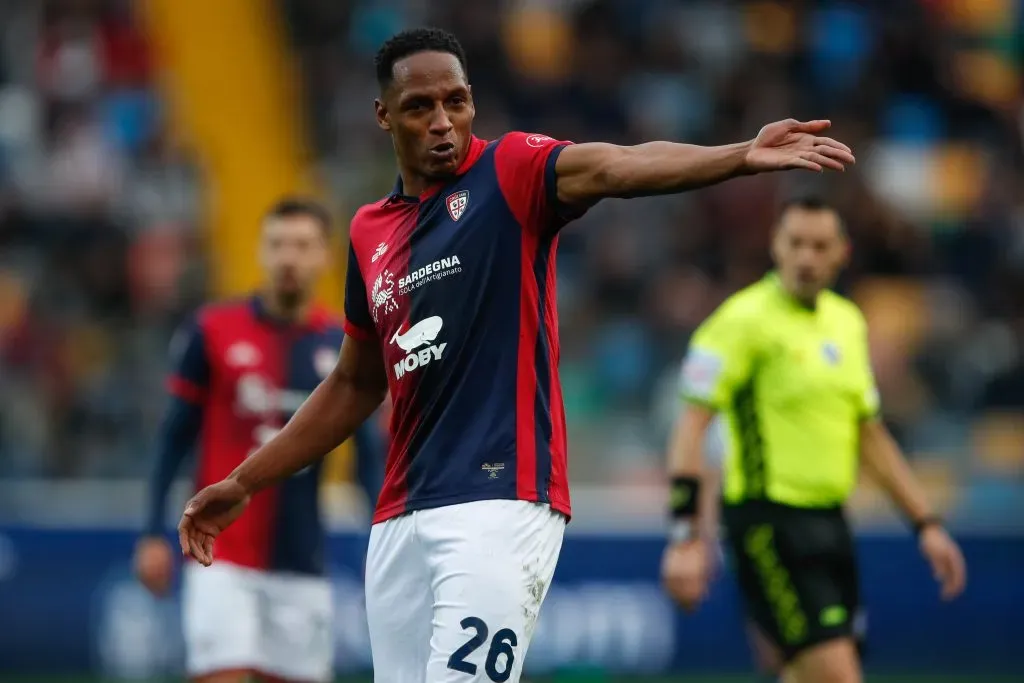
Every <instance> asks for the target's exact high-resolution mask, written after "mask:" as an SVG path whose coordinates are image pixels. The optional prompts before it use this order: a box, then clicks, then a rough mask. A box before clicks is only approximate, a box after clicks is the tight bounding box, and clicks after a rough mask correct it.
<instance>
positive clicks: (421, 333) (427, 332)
mask: <svg viewBox="0 0 1024 683" xmlns="http://www.w3.org/2000/svg"><path fill="white" fill-rule="evenodd" d="M442 325H444V321H443V320H442V319H441V316H439V315H434V316H431V317H429V318H424V319H423V320H421V321H419V322H418V323H416V324H415V325H413V326H412V327H410V328H409V329H408V330H407V331H406V332H404V333H403V332H401V331H396V332H395V334H394V336H393V337H391V343H392V344H398V346H399V347H401V349H402V350H403V351H405V352H406V353H409V352H411V351H413V350H414V349H418V348H419V347H421V346H424V345H426V344H429V343H431V342H432V341H434V340H435V339H437V335H438V333H440V332H441V326H442Z"/></svg>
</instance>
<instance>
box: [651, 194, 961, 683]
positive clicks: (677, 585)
mask: <svg viewBox="0 0 1024 683" xmlns="http://www.w3.org/2000/svg"><path fill="white" fill-rule="evenodd" d="M849 250H850V246H849V241H848V239H847V236H846V233H845V231H844V229H843V225H842V222H841V220H840V217H839V216H838V214H837V213H836V212H835V210H833V209H832V208H830V207H829V206H828V205H826V204H824V203H822V202H821V201H820V200H815V199H801V200H796V201H793V202H791V203H790V204H789V205H788V206H786V207H785V208H784V210H783V211H782V213H781V216H780V218H779V220H778V223H777V225H776V227H775V234H774V236H773V242H772V251H773V256H774V259H775V262H776V265H777V266H778V270H777V272H775V273H771V274H769V275H768V276H767V277H765V278H764V279H763V280H762V281H761V282H759V283H756V284H754V285H752V286H750V287H748V288H746V289H744V290H742V291H740V292H739V293H737V294H735V295H733V296H732V297H731V298H729V299H728V300H727V301H726V302H725V303H724V304H722V306H721V307H719V308H718V310H716V311H715V312H714V313H713V314H712V315H711V316H710V317H709V318H708V320H706V321H705V322H704V324H703V325H701V327H700V328H699V329H698V330H697V332H696V333H695V334H694V336H693V339H692V341H691V344H690V349H689V352H688V354H687V357H686V361H685V363H684V368H683V398H684V400H685V407H684V408H683V411H682V414H681V415H680V417H679V419H678V422H677V424H676V428H675V430H674V435H673V440H672V444H671V447H670V455H669V471H670V475H671V476H672V513H673V516H674V519H675V520H676V521H675V523H674V525H673V527H672V533H671V538H670V543H669V545H668V548H667V549H666V551H665V555H664V559H663V565H662V573H663V579H664V582H665V585H666V588H667V589H668V592H669V593H670V594H671V595H672V597H674V598H675V599H676V600H677V601H679V602H680V603H681V604H682V605H683V606H685V607H688V608H693V607H694V606H695V605H697V604H698V603H699V602H700V600H701V599H702V598H703V596H704V593H705V591H706V589H707V567H708V560H709V553H710V552H711V549H710V548H709V547H708V546H709V544H708V542H707V541H706V539H705V538H704V537H703V536H702V535H701V534H700V533H696V532H697V531H698V530H703V529H704V528H705V527H706V523H705V522H704V520H701V519H700V517H701V514H700V512H701V511H702V510H701V509H700V508H701V507H702V506H700V505H699V504H698V501H699V500H701V499H703V498H705V497H706V496H707V495H708V494H710V495H715V494H714V492H707V491H701V481H700V476H699V474H700V472H701V467H702V461H703V454H702V448H703V442H704V433H705V431H706V429H707V428H708V425H709V424H711V421H712V420H713V419H714V417H715V415H716V414H721V415H722V416H724V418H725V420H726V425H727V452H726V459H725V463H724V490H723V494H722V496H723V499H724V503H725V505H724V508H723V512H722V519H723V522H724V528H725V534H726V537H727V543H728V547H729V550H730V554H731V556H732V559H733V561H734V562H733V564H734V566H735V568H736V573H737V578H738V580H739V585H740V588H741V592H742V594H743V597H744V600H745V602H746V606H747V611H748V613H749V616H750V618H751V620H752V621H753V622H754V623H755V624H756V626H757V629H758V631H759V632H760V633H759V634H757V635H758V637H759V636H761V635H763V636H764V637H765V639H766V640H767V641H768V642H769V643H770V644H771V646H772V649H773V650H774V653H773V654H776V655H778V657H779V660H780V661H781V662H782V663H783V664H782V674H783V680H785V681H787V683H823V682H824V683H858V682H859V681H860V680H861V671H860V661H859V657H858V653H857V644H856V641H855V635H856V632H857V630H858V624H857V621H858V618H857V617H858V612H859V611H860V608H861V604H860V597H859V592H858V579H857V567H856V560H855V556H854V546H853V540H852V537H851V531H850V528H849V526H848V524H847V521H846V519H845V517H844V514H843V504H844V503H845V501H846V499H847V498H848V496H849V495H850V493H851V492H852V490H853V488H854V486H855V484H856V480H857V469H858V464H860V465H863V466H864V467H865V468H866V471H867V472H869V473H870V474H872V475H874V477H875V478H876V479H877V480H878V482H879V483H880V484H881V486H882V487H883V488H884V489H885V490H886V491H887V492H888V494H889V495H890V497H891V498H892V500H893V501H894V503H896V504H897V505H898V506H899V507H900V509H901V510H902V511H903V512H904V514H905V515H906V516H907V518H908V519H909V520H910V523H911V524H912V525H913V527H914V529H915V530H916V532H917V536H918V540H919V544H920V547H921V552H922V553H923V554H924V556H925V558H926V559H927V560H928V562H929V564H930V565H931V568H932V571H933V572H934V575H935V577H936V579H938V581H939V582H940V584H941V588H942V591H941V592H942V597H943V598H944V599H951V598H953V597H955V596H957V595H958V594H959V593H960V592H961V591H962V590H963V588H964V584H965V581H966V572H965V568H964V560H963V556H962V555H961V553H960V549H959V548H958V547H957V545H956V543H955V542H954V541H953V540H952V539H951V538H950V536H949V535H948V534H947V533H946V531H945V530H944V528H943V526H942V523H941V521H940V520H939V518H938V517H936V515H935V514H934V512H933V510H932V508H931V507H930V506H929V504H928V501H927V499H926V496H925V495H924V493H923V492H922V490H921V487H920V485H919V484H918V483H917V481H916V480H915V478H914V476H913V475H912V473H911V471H910V469H909V468H908V466H907V464H906V462H905V460H904V459H903V456H902V455H901V454H900V451H899V448H898V446H897V445H896V443H895V441H894V440H893V438H892V437H891V436H890V434H889V432H888V430H887V429H886V428H885V426H884V424H883V423H882V421H881V420H880V419H879V416H878V413H879V399H878V392H877V390H876V388H875V382H874V378H873V375H872V372H871V367H870V359H869V357H868V348H867V330H866V326H865V321H864V317H863V316H862V314H861V313H860V311H859V310H858V309H857V307H856V305H855V304H853V303H852V302H850V301H849V300H847V299H844V298H843V297H841V296H839V295H837V294H835V293H833V292H831V291H829V290H828V289H827V288H828V287H830V286H831V285H832V283H833V282H834V281H835V278H836V276H837V275H838V273H839V271H840V269H841V268H842V267H843V265H844V264H845V262H846V259H847V256H848V254H849ZM758 637H755V643H756V642H757V640H758ZM772 659H773V657H772V656H768V657H764V658H762V660H763V661H766V662H770V661H771V660H772Z"/></svg>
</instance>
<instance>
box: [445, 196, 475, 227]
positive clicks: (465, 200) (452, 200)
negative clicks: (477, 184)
mask: <svg viewBox="0 0 1024 683" xmlns="http://www.w3.org/2000/svg"><path fill="white" fill-rule="evenodd" d="M444 205H445V206H447V207H448V215H449V216H451V217H452V220H453V221H458V220H459V219H460V218H462V214H464V213H465V212H466V207H467V206H469V190H459V191H458V192H452V193H451V194H450V195H448V198H447V199H445V200H444Z"/></svg>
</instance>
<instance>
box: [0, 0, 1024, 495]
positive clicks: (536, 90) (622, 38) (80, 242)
mask: <svg viewBox="0 0 1024 683" xmlns="http://www.w3.org/2000/svg"><path fill="white" fill-rule="evenodd" d="M275 4H276V6H277V9H279V10H280V12H281V16H282V18H283V20H284V21H285V23H286V25H287V27H288V37H289V39H290V41H291V43H292V45H293V46H294V54H295V55H296V58H297V61H298V65H299V66H300V73H301V75H302V85H303V89H302V92H303V96H304V105H305V110H306V113H307V116H308V130H307V137H308V142H309V145H310V148H311V150H312V151H313V154H314V157H315V160H316V163H317V165H318V171H319V172H320V176H321V177H322V178H324V179H325V180H326V182H327V184H328V186H329V188H330V189H331V191H332V193H333V194H334V196H335V197H336V198H337V199H338V200H339V201H340V202H341V203H342V205H343V206H345V208H346V211H348V212H351V210H353V209H354V208H355V206H356V205H357V204H358V203H361V202H365V201H370V200H374V199H376V198H378V197H380V196H382V195H383V194H385V193H386V192H387V191H388V190H389V189H390V187H391V183H392V182H393V177H394V173H395V168H394V164H393V158H392V153H391V148H390V141H389V139H388V138H387V136H386V135H385V134H384V133H382V132H380V131H378V130H376V127H375V123H374V120H373V116H372V100H373V98H374V97H375V95H376V88H377V86H376V83H375V80H374V71H373V68H372V58H373V53H374V52H375V51H376V49H377V47H378V46H379V44H380V43H381V42H382V41H383V40H384V39H386V38H387V37H388V36H389V35H391V34H392V33H393V32H395V31H397V30H400V29H402V28H405V27H409V26H413V25H419V24H423V23H429V24H435V25H440V26H443V27H446V28H449V29H451V30H453V31H454V32H455V33H456V34H457V35H458V36H459V38H460V39H461V40H462V41H463V44H464V45H465V47H466V50H467V54H468V59H469V75H470V80H471V82H472V84H473V93H474V98H475V100H476V105H477V112H478V116H477V121H478V124H477V133H478V134H479V135H481V136H483V137H493V136H496V135H499V134H501V133H502V132H504V131H506V130H509V129H519V130H528V131H536V132H542V133H546V134H548V135H551V136H554V137H557V138H561V139H570V140H574V141H588V140H606V141H611V142H618V143H626V144H628V143H635V142H640V141H644V140H651V139H670V140H685V141H689V142H695V143H703V144H716V143H725V142H731V141H737V140H741V139H748V138H750V137H752V136H753V135H755V134H756V133H757V130H758V128H759V127H760V126H761V125H763V124H764V123H766V122H768V121H771V120H774V119H778V118H784V117H790V116H792V117H796V118H805V119H806V118H829V119H831V120H832V122H833V134H834V136H835V137H838V138H840V139H842V140H843V141H845V142H847V143H849V144H850V145H851V146H852V147H853V148H854V149H855V151H856V152H857V155H858V160H859V163H858V165H857V167H856V168H855V169H854V170H853V171H852V172H848V173H846V174H844V175H842V176H838V175H835V176H814V175H811V174H806V173H789V174H779V175H773V176H757V177H749V178H743V179H738V180H735V181H731V182H729V183H727V184H724V185H721V186H717V187H714V188H711V189H707V190H702V191H700V192H696V193H692V194H688V195H684V196H680V197H671V198H657V199H649V200H633V201H628V202H626V201H610V202H606V203H604V204H603V205H599V206H598V207H596V208H595V209H593V210H592V211H590V212H589V214H588V215H587V216H586V217H585V218H584V219H583V220H581V221H579V222H578V223H577V224H575V225H574V226H573V227H571V228H569V229H568V230H566V232H565V234H564V237H563V242H562V247H561V251H560V255H559V268H560V277H559V307H560V314H561V320H562V342H563V353H562V372H563V379H564V383H565V399H566V403H567V406H566V407H567V412H568V417H569V424H570V443H571V450H572V452H573V455H572V458H573V478H574V480H575V481H579V482H608V483H610V482H645V481H654V480H655V479H656V478H657V477H658V476H659V471H660V466H661V461H662V452H663V446H664V442H665V438H666V435H667V430H668V427H669V424H670V421H671V419H672V417H673V416H674V411H675V409H676V404H675V398H674V397H675V391H676V376H677V374H678V365H679V361H680V358H681V356H682V354H683V353H684V351H685V348H686V343H687V340H688V337H689V335H690V334H691V332H692V331H693V329H694V328H695V326H696V325H698V324H699V323H700V322H701V320H702V319H703V318H704V317H705V316H706V315H707V314H708V313H709V312H710V311H711V310H713V309H714V307H715V306H716V305H718V304H719V303H720V302H721V301H722V300H723V298H724V297H726V296H727V295H729V294H730V293H731V292H733V291H735V290H736V289H738V288H740V287H742V286H744V285H746V284H749V283H750V282H752V281H754V280H756V279H757V278H759V277H760V276H761V275H762V274H763V272H764V271H765V270H766V269H767V268H769V267H770V261H769V257H768V250H767V246H768V240H769V231H770V227H771V223H772V220H773V217H774V213H775V211H776V208H777V206H778V203H779V202H780V200H782V199H784V198H785V197H786V196H787V195H790V194H793V193H803V192H815V193H820V194H822V195H824V196H825V197H827V198H828V199H830V200H831V201H833V202H834V203H835V204H836V205H837V206H838V207H839V209H840V211H841V212H842V214H843V216H844V218H845V220H846V222H847V225H848V227H849V230H850V233H851V235H852V237H853V240H854V255H853V262H852V264H851V266H850V268H849V269H848V271H847V272H846V274H845V275H844V277H843V280H842V282H841V283H840V286H839V288H840V290H841V291H842V292H843V293H845V294H847V295H849V296H852V297H853V298H854V299H856V300H857V301H858V303H859V304H860V305H861V306H862V307H863V309H864V311H865V313H866V315H867V316H868V319H869V322H870V324H871V327H872V334H871V345H872V352H873V358H874V362H875V368H876V373H877V375H878V381H879V384H880V387H881V391H882V396H883V402H884V405H885V414H886V418H887V420H888V421H889V422H890V423H891V426H892V427H893V429H894V431H895V433H896V434H897V436H898V437H899V439H900V440H901V442H902V443H903V444H904V446H905V447H906V448H907V449H908V450H909V451H910V452H911V454H912V455H913V456H914V457H915V459H916V460H917V461H918V463H919V466H920V467H921V469H922V471H923V472H927V473H929V476H930V477H931V478H932V479H933V480H934V481H935V482H937V485H938V486H943V485H946V486H952V483H953V482H967V483H969V484H970V485H969V486H968V487H963V488H958V489H957V490H958V491H961V492H963V493H965V494H966V495H967V496H975V497H976V498H977V499H978V500H980V501H983V502H984V504H989V505H991V504H992V501H996V504H999V503H998V501H1000V500H1005V497H1006V496H1012V495H1019V492H1020V489H1019V486H1020V485H1021V483H1022V482H1024V417H1022V416H1024V191H1022V190H1024V150H1022V134H1024V93H1022V83H1024V78H1022V67H1024V7H1022V2H1020V1H1019V0H1000V1H998V2H995V1H993V2H964V1H954V0H861V1H860V2H839V1H831V0H829V1H826V0H822V1H819V2H815V1H811V0H791V1H783V0H757V1H754V0H752V1H740V0H732V1H723V0H547V1H544V2H541V1H531V0H473V1H472V2H459V1H457V0H375V1H373V2H371V1H369V0H352V1H349V2H338V1H337V0H275ZM33 7H35V3H29V2H5V3H3V6H2V8H0V25H2V26H3V31H4V34H3V36H2V40H3V51H2V53H0V472H2V473H7V474H32V475H46V476H94V475H104V476H107V475H110V476H113V475H115V474H125V475H128V474H137V473H138V472H139V471H140V467H141V465H140V463H142V462H144V461H145V459H146V458H145V457H144V454H145V453H146V449H147V448H148V444H149V443H150V441H149V440H150V439H151V435H152V429H153V425H154V420H155V419H156V416H158V413H159V408H160V405H161V400H160V392H159V391H157V390H156V388H157V387H158V386H159V383H160V374H161V373H162V372H163V370H164V369H165V359H164V351H165V348H166V339H167V336H168V334H169V333H170V330H171V329H172V328H173V325H174V323H175V322H176V321H177V320H178V319H179V318H180V316H181V315H182V313H183V312H185V311H187V310H188V309H190V308H191V307H193V306H195V305H196V304H197V302H198V301H200V299H201V297H202V294H203V271H204V267H203V256H202V251H201V250H200V249H199V247H200V243H199V240H198V239H197V235H198V234H199V232H198V231H199V230H200V229H201V228H207V227H212V226H202V225H201V215H200V213H199V210H198V196H199V192H200V190H201V185H200V183H199V182H198V171H197V169H196V168H195V167H194V165H193V164H192V163H190V159H189V155H188V151H187V150H186V149H183V147H182V146H181V145H180V144H177V143H176V141H175V139H174V136H173V131H172V130H171V128H170V127H169V126H168V125H167V122H166V119H165V117H164V109H163V108H162V107H161V101H160V98H159V96H158V94H157V91H156V80H155V69H154V66H153V59H152V58H151V55H150V50H149V46H148V41H147V37H146V36H145V35H144V34H143V33H142V32H141V31H140V29H139V24H138V23H137V22H133V18H132V16H131V14H130V12H129V10H130V3H128V2H98V1H89V0H78V1H73V2H72V1H68V2H61V3H49V4H47V10H46V11H44V12H39V11H38V10H37V9H33ZM210 267H216V264H211V266H210ZM1007 487H1010V488H1007ZM1015 487H1017V488H1015Z"/></svg>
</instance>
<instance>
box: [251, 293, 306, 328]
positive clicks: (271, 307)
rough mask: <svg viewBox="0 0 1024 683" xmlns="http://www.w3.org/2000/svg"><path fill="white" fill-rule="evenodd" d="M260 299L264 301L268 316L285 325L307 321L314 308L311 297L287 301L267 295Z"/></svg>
mask: <svg viewBox="0 0 1024 683" xmlns="http://www.w3.org/2000/svg"><path fill="white" fill-rule="evenodd" d="M260 298H261V299H262V300H263V309H264V310H265V311H266V312H267V315H268V316H270V317H271V318H273V319H274V320H280V321H281V322H285V323H293V324H294V323H301V322H303V321H305V320H306V319H307V318H308V317H309V310H310V308H311V307H312V300H311V299H310V298H309V297H303V298H301V299H296V300H294V301H285V300H284V299H283V298H282V297H279V296H274V294H272V293H265V294H263V295H262V296H261V297H260Z"/></svg>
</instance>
